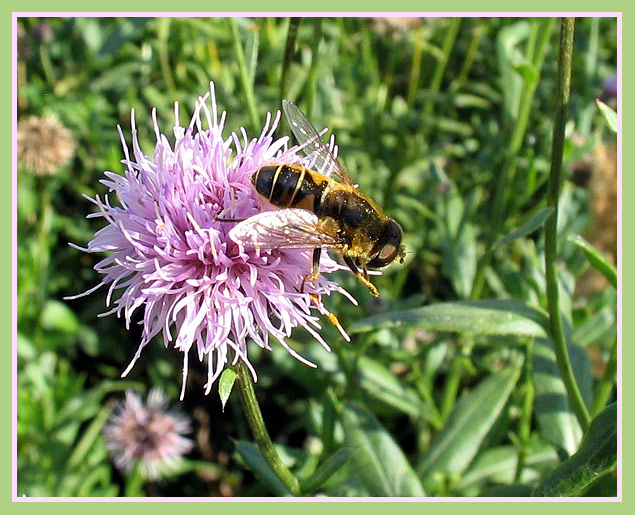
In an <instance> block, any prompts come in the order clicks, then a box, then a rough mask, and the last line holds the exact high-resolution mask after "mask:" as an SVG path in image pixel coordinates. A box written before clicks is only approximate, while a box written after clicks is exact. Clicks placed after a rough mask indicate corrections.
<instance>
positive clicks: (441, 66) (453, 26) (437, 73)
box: [423, 18, 461, 116]
mask: <svg viewBox="0 0 635 515" xmlns="http://www.w3.org/2000/svg"><path fill="white" fill-rule="evenodd" d="M460 26H461V18H451V19H450V26H449V27H448V30H447V31H446V33H445V38H444V39H443V47H442V48H441V55H442V56H443V57H441V59H439V60H438V61H437V66H436V68H435V69H434V74H433V75H432V80H431V81H430V87H429V88H428V93H429V94H430V97H429V98H428V99H427V100H426V103H425V104H424V106H423V114H424V116H427V115H430V114H432V108H433V106H434V96H435V95H436V94H437V93H438V92H439V89H440V88H441V81H442V80H443V75H444V74H445V68H446V66H447V64H448V60H449V59H450V54H451V53H452V48H453V47H454V41H455V40H456V35H457V34H458V33H459V27H460Z"/></svg>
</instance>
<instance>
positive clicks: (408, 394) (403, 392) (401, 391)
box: [358, 356, 429, 417]
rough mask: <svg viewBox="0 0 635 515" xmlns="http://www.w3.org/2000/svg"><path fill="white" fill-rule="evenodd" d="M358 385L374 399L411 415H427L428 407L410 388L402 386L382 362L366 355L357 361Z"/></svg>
mask: <svg viewBox="0 0 635 515" xmlns="http://www.w3.org/2000/svg"><path fill="white" fill-rule="evenodd" d="M358 369H359V375H360V380H359V381H360V386H361V387H362V390H364V393H366V394H368V395H369V396H370V397H372V398H373V399H374V400H377V401H379V402H381V403H385V404H387V405H388V406H390V407H392V408H394V409H397V410H399V411H402V412H403V413H407V414H409V415H412V416H413V417H421V416H425V415H429V408H428V407H427V405H426V404H424V403H423V401H422V400H421V399H420V398H419V396H418V395H417V394H416V392H415V391H414V390H413V389H411V388H406V387H404V386H403V385H402V384H401V383H400V382H399V380H398V379H397V378H396V377H395V375H394V374H393V373H392V372H391V371H390V370H389V369H388V368H387V367H385V366H384V365H383V364H382V363H380V362H379V361H376V360H373V359H371V358H369V357H367V356H361V357H360V358H359V362H358Z"/></svg>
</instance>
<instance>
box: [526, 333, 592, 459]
mask: <svg viewBox="0 0 635 515" xmlns="http://www.w3.org/2000/svg"><path fill="white" fill-rule="evenodd" d="M533 368H534V386H535V391H536V397H535V401H534V412H535V414H536V418H537V421H538V427H539V429H540V434H541V435H542V437H543V438H544V439H545V440H547V441H549V442H551V443H553V444H554V445H556V446H557V447H559V448H562V449H564V450H565V451H566V452H567V454H569V455H571V454H573V453H574V452H575V450H576V449H577V448H578V444H579V442H580V439H581V438H582V430H581V429H580V424H579V423H578V420H577V418H576V417H575V414H574V413H573V411H572V410H571V407H570V405H569V398H568V397H567V390H566V389H565V387H564V383H563V382H562V377H561V376H560V370H559V369H558V365H557V363H556V355H555V353H554V351H553V349H552V347H551V343H550V342H549V341H548V340H539V341H537V342H536V345H535V347H534V357H533Z"/></svg>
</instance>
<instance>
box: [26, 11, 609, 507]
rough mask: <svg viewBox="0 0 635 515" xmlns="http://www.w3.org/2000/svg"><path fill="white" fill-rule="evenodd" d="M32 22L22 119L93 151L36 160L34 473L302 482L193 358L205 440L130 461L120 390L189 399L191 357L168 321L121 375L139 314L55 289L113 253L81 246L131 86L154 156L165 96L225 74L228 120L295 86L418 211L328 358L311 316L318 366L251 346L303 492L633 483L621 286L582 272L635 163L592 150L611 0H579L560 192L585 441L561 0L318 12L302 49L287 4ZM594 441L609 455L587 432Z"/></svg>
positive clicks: (29, 218) (82, 278)
mask: <svg viewBox="0 0 635 515" xmlns="http://www.w3.org/2000/svg"><path fill="white" fill-rule="evenodd" d="M20 23H21V24H22V26H23V28H24V34H25V47H24V49H23V50H22V51H21V52H20V54H19V58H20V61H21V64H20V63H19V64H18V65H19V66H22V67H23V72H24V75H23V76H22V78H23V81H22V82H19V84H18V119H22V118H23V117H26V116H27V115H37V116H47V115H51V114H55V115H56V116H57V118H58V119H59V120H60V121H61V122H62V123H63V124H64V125H66V126H67V127H68V128H69V129H70V130H71V131H72V134H73V136H74V138H75V140H76V142H77V150H76V155H75V158H74V159H73V161H72V162H71V163H70V164H69V165H68V166H67V167H65V168H63V169H60V170H59V171H57V172H56V173H55V174H54V175H52V176H50V177H38V176H36V175H35V174H33V173H31V172H29V171H28V170H27V169H25V167H24V166H23V165H22V164H19V166H18V170H17V173H18V220H17V225H18V248H17V255H18V306H17V307H18V348H17V350H18V377H17V382H18V427H17V430H18V492H17V494H18V495H22V494H26V495H29V496H116V495H151V496H215V495H234V496H267V495H284V494H285V493H286V491H285V489H284V487H282V485H280V484H279V482H277V479H276V478H275V477H274V476H272V474H271V471H270V470H269V469H268V468H267V466H266V464H264V463H263V462H262V458H261V456H260V455H259V452H258V450H257V448H256V447H255V445H254V444H253V443H251V435H250V433H249V428H248V427H247V424H246V421H245V419H244V414H243V412H242V409H241V406H240V403H239V402H238V399H237V395H231V396H230V399H229V402H228V404H227V406H226V408H225V411H224V412H222V411H221V407H220V401H219V399H218V394H217V392H216V391H213V392H212V394H210V396H207V397H206V396H204V395H203V393H202V384H203V383H204V382H205V371H204V370H203V368H202V367H201V368H197V367H196V366H194V367H193V370H192V373H191V376H190V382H189V384H188V389H187V395H186V398H185V400H184V401H183V402H182V403H181V406H182V409H183V410H184V411H186V412H188V413H189V414H190V415H191V416H192V417H193V419H194V428H195V435H193V438H195V439H196V441H197V447H196V448H195V450H194V451H192V453H191V454H190V455H189V456H188V458H187V460H186V461H185V462H184V463H183V465H182V467H181V468H180V469H179V470H177V471H175V472H174V474H173V475H172V476H170V477H167V478H164V479H163V480H161V481H158V482H148V481H144V480H142V479H140V478H139V477H138V476H134V475H133V476H130V477H127V476H125V475H122V474H121V473H120V472H119V471H117V470H116V469H115V468H114V466H113V465H112V463H111V461H110V459H109V457H108V453H107V451H106V448H105V441H104V438H103V436H102V435H101V430H102V428H103V425H104V423H105V422H106V420H107V418H108V416H109V414H110V413H111V411H112V409H113V405H114V403H115V402H116V401H117V400H119V399H120V398H121V397H122V395H123V390H125V389H133V390H136V391H139V392H145V391H147V390H148V389H149V388H150V387H152V386H161V387H162V388H163V389H164V390H165V391H166V392H168V393H169V394H170V395H171V396H172V397H174V398H176V396H177V395H178V389H179V381H180V366H181V356H180V354H179V353H178V352H176V351H175V350H173V349H169V350H165V349H163V348H162V346H161V345H160V343H158V342H155V343H153V344H152V345H149V346H148V347H147V348H146V349H145V350H144V354H143V355H142V358H141V360H140V361H139V362H138V363H137V365H136V366H135V368H134V371H133V372H132V373H131V375H130V376H129V377H128V379H127V380H125V381H124V380H121V379H120V378H119V376H120V373H121V371H122V370H123V369H124V368H125V366H126V365H127V363H128V362H129V360H130V359H131V357H132V355H133V353H134V351H135V350H136V348H137V344H138V341H139V334H140V333H139V331H138V329H137V328H133V329H131V330H130V331H126V330H125V328H124V324H123V322H122V321H121V320H119V319H117V318H115V317H106V318H99V317H98V316H97V315H98V314H99V313H101V312H102V311H104V295H105V293H104V292H101V291H100V292H97V293H94V294H92V295H91V296H90V297H87V298H85V299H83V300H82V301H74V302H65V301H63V300H62V299H63V297H64V296H67V295H72V294H75V293H77V292H80V291H84V290H86V289H88V288H90V287H92V286H93V285H94V284H95V283H96V282H97V280H98V277H97V274H96V273H95V272H94V271H93V270H92V267H93V266H94V264H95V263H96V262H97V261H98V260H99V257H98V256H92V255H82V254H81V253H79V252H78V251H76V250H74V249H72V248H71V247H69V246H68V244H67V243H68V242H69V241H70V242H75V243H77V244H79V245H84V244H85V243H86V242H87V241H88V240H90V239H91V237H92V235H93V234H94V233H95V231H96V230H98V229H99V228H100V225H99V223H98V222H96V221H94V220H87V219H86V218H85V217H86V215H88V214H89V213H90V212H91V208H92V204H90V203H88V202H86V201H85V200H83V199H82V195H84V194H85V195H88V196H94V195H95V194H97V193H99V194H103V193H104V191H103V189H104V188H103V187H102V186H101V185H100V184H99V182H98V181H99V179H101V178H102V174H103V172H104V171H105V170H113V171H118V172H120V171H122V170H123V166H122V165H121V163H120V159H121V158H122V151H121V147H120V142H119V136H118V134H117V131H116V126H117V124H119V125H121V126H122V128H123V130H124V134H126V135H127V136H128V134H129V132H128V127H129V121H130V109H131V108H134V109H135V111H136V120H137V126H138V127H139V135H140V140H141V146H142V148H143V149H145V151H146V152H147V153H150V152H151V149H152V148H153V141H154V135H153V132H152V129H151V127H152V125H151V116H150V111H151V109H152V108H153V107H156V109H157V114H158V120H159V124H160V126H161V127H162V128H163V131H164V132H165V133H169V128H170V127H171V125H172V116H173V104H174V102H175V101H178V102H179V103H180V104H181V113H182V115H181V116H182V119H181V123H185V122H186V121H187V117H188V116H189V113H190V112H191V108H192V106H193V104H194V100H195V98H196V97H198V96H199V95H201V94H204V93H205V92H206V91H207V90H208V87H209V81H210V80H213V81H214V82H215V84H216V92H217V98H218V102H219V107H220V109H225V110H227V111H228V113H229V115H230V116H229V119H230V123H231V126H229V127H228V129H229V130H233V131H238V130H239V129H240V127H241V126H242V127H245V128H246V130H247V131H248V133H249V134H250V135H251V136H253V135H255V134H257V133H258V132H259V130H258V127H259V126H260V125H261V124H262V121H263V120H264V115H265V113H266V112H267V111H274V110H276V109H279V107H280V100H281V98H288V99H291V100H293V101H295V102H296V103H298V105H299V106H300V107H301V108H302V109H303V110H304V111H305V112H306V113H307V114H308V116H309V117H310V119H312V120H313V121H314V123H315V125H316V126H317V127H318V128H321V127H325V126H327V127H329V128H330V129H331V131H332V132H333V133H334V134H335V135H336V136H337V142H338V144H339V146H340V155H341V156H342V161H343V163H344V164H345V165H346V166H347V168H348V169H349V171H350V173H351V176H352V177H353V178H354V180H355V181H356V182H357V183H359V185H360V189H361V191H363V192H364V193H366V194H368V195H369V196H370V197H372V198H373V199H375V200H376V201H377V202H378V203H379V204H380V205H381V206H382V207H383V208H384V209H385V211H386V212H387V213H388V214H389V215H390V216H392V217H394V218H396V219H397V220H399V221H400V223H401V224H402V226H403V228H404V233H405V241H404V243H405V245H406V247H407V250H408V255H407V258H406V263H405V265H399V264H395V265H392V266H391V267H390V268H388V269H387V270H386V271H385V272H384V274H383V275H382V276H380V277H377V278H374V279H373V282H374V283H375V284H376V285H377V286H378V288H379V290H380V292H381V297H380V298H379V299H372V298H370V296H369V295H368V292H367V290H366V289H365V287H363V286H362V285H360V284H359V283H358V282H357V281H356V280H355V278H354V277H352V276H351V275H350V274H346V273H342V274H341V276H340V277H339V281H340V282H341V283H342V284H343V285H344V286H345V287H346V288H347V289H348V290H349V291H350V292H352V293H353V295H354V296H355V297H356V298H357V299H359V300H360V306H359V307H354V306H351V305H350V304H348V303H347V302H346V301H343V300H338V299H333V300H332V304H331V305H329V306H328V307H329V309H330V310H331V311H333V312H335V313H337V315H338V317H339V319H340V321H341V322H342V323H343V325H344V326H345V327H346V328H347V329H349V330H350V332H351V334H352V335H353V341H352V343H351V344H345V342H342V341H341V340H340V339H339V338H338V333H337V331H335V330H334V329H333V328H332V327H327V326H326V324H325V328H324V334H325V338H326V339H327V341H329V343H330V344H332V346H333V347H334V352H333V353H331V354H328V353H326V352H325V351H323V349H321V347H320V346H319V345H317V344H316V343H315V342H314V341H313V340H312V338H311V337H310V336H309V335H307V334H305V333H304V332H303V331H302V330H298V331H296V332H295V333H294V345H295V348H297V349H298V350H299V351H300V352H301V353H302V354H303V355H305V356H307V357H308V358H309V359H311V360H312V361H314V362H316V363H318V364H319V368H318V369H317V370H313V369H308V368H306V367H305V366H303V365H302V364H300V363H298V362H296V361H295V360H294V359H293V358H291V357H290V356H289V355H287V354H286V353H285V352H284V351H283V349H281V348H278V349H276V350H275V351H274V352H273V353H262V352H259V349H258V348H252V349H250V352H251V356H252V361H253V362H254V363H255V364H256V366H257V370H258V373H259V380H258V383H257V393H258V397H259V401H260V403H261V408H262V410H263V415H264V417H265V421H266V422H267V424H268V428H269V431H270V433H271V435H272V437H273V439H274V440H275V442H276V444H278V445H279V446H280V447H279V452H280V453H281V455H282V457H283V460H284V461H285V463H287V464H288V465H289V466H290V467H291V470H292V471H293V472H294V473H295V474H296V475H297V476H298V477H300V478H301V479H302V480H303V484H305V485H307V486H306V490H305V491H306V493H307V494H315V493H321V494H325V495H329V496H382V495H389V496H412V495H417V496H421V495H429V496H447V495H451V496H479V495H489V496H498V495H501V496H519V495H530V494H531V493H532V492H533V493H544V492H549V495H590V496H614V495H615V494H616V481H617V480H616V477H615V474H614V472H611V471H612V470H613V469H614V466H615V460H614V459H613V458H612V457H613V456H614V455H615V452H616V450H615V449H614V447H615V441H616V440H615V414H614V410H615V405H614V404H610V403H612V402H613V401H615V400H616V392H615V353H616V343H617V342H616V329H615V318H616V291H615V289H614V288H613V287H612V286H610V284H601V283H597V282H593V283H592V282H590V281H591V280H590V279H589V278H588V275H585V274H588V270H589V268H590V265H589V263H591V265H593V267H595V268H598V269H601V270H604V271H605V274H609V275H610V274H611V273H614V269H612V267H611V265H610V263H608V264H607V262H606V260H605V258H604V257H603V256H604V255H606V254H608V255H611V254H612V253H613V254H614V253H615V249H614V248H612V247H611V246H610V245H609V246H604V245H605V241H606V238H603V239H601V242H602V243H598V242H597V241H600V240H597V239H595V240H594V235H597V234H598V232H599V233H600V234H603V235H607V234H608V235H609V236H610V235H612V234H613V235H614V236H615V238H617V234H616V228H615V226H611V225H610V217H608V219H607V217H606V216H605V217H604V218H603V217H602V216H601V215H600V214H598V213H600V211H598V208H597V206H596V204H594V202H595V203H597V202H598V200H597V199H598V195H600V194H599V193H597V191H598V190H597V183H598V182H600V183H602V181H611V180H612V181H615V180H616V178H615V175H614V174H613V175H612V176H611V175H610V170H609V171H607V170H606V167H604V168H602V165H599V164H598V163H599V162H600V160H599V158H598V156H599V155H600V154H601V153H602V152H604V153H607V152H610V148H611V146H612V145H613V143H614V141H615V135H614V134H613V133H612V132H611V131H610V130H609V129H608V127H607V124H606V121H605V119H604V117H603V115H602V114H601V112H600V111H599V110H598V108H597V106H596V104H595V99H596V98H598V97H600V98H603V100H604V101H605V102H606V103H607V104H609V106H611V105H612V107H613V108H615V107H616V106H615V104H614V99H611V98H610V97H609V96H608V95H606V94H605V93H604V92H603V84H604V81H605V80H606V79H608V78H610V77H611V76H612V75H614V74H615V73H616V52H617V39H616V38H617V27H616V20H615V19H614V18H584V19H579V20H577V24H576V32H575V48H574V57H573V59H574V60H573V77H572V92H571V105H570V115H569V122H568V125H567V131H566V136H567V139H566V143H565V154H564V171H565V175H566V181H565V183H564V186H563V189H562V193H561V197H560V201H559V209H560V214H559V216H560V220H559V221H560V225H559V232H558V234H559V242H560V254H559V257H560V260H559V265H560V269H559V273H560V281H561V285H560V286H561V287H560V296H561V309H562V313H563V316H564V320H565V328H566V335H567V339H568V343H569V352H570V355H571V361H572V366H573V369H574V372H575V376H576V379H577V382H578V385H579V387H580V390H581V393H582V396H583V398H584V400H585V402H586V405H587V408H588V410H589V411H590V413H591V415H592V416H594V417H596V418H595V419H594V422H593V424H592V425H591V429H590V430H589V431H588V434H587V436H586V438H585V440H584V441H583V440H582V436H583V431H582V428H581V426H580V424H579V422H578V420H577V418H576V416H575V415H574V413H573V412H572V410H571V408H570V406H569V403H568V399H567V392H566V390H565V389H564V386H563V381H562V378H561V377H560V374H559V371H558V368H557V366H556V361H555V356H554V352H553V348H552V345H551V341H550V333H549V328H548V317H547V315H546V312H545V309H546V306H547V297H546V286H545V274H544V238H543V234H542V232H543V224H544V221H545V219H546V217H547V216H549V214H550V211H549V210H548V209H546V203H545V193H546V183H547V180H548V176H549V170H550V166H549V162H550V150H551V137H552V132H553V113H554V92H555V89H556V80H557V73H556V72H557V60H558V24H557V22H556V20H551V19H528V18H527V19H521V18H517V19H505V18H478V19H476V18H465V19H458V18H456V19H450V18H429V19H424V20H420V21H418V23H417V24H415V25H412V26H410V25H407V26H389V25H388V24H386V23H385V21H384V22H382V21H377V20H371V19H359V18H324V19H314V18H306V19H303V20H302V21H301V23H300V24H299V30H298V33H297V40H296V45H295V51H293V52H292V53H290V54H289V57H290V58H289V60H288V61H284V55H285V46H286V45H287V41H288V35H289V27H290V20H289V19H287V18H240V19H233V20H232V19H220V18H215V19H198V18H178V19H177V18H160V19H154V18H55V19H38V18H23V19H20ZM239 48H240V49H241V50H242V52H243V53H244V56H245V59H244V63H241V61H240V59H239V58H238V55H237V51H239V50H238V49H239ZM282 76H284V77H286V80H285V81H283V80H282V79H281V77H282ZM19 80H20V78H19ZM603 95H604V96H603ZM612 102H613V104H612ZM602 155H603V154H602ZM609 169H610V166H609ZM594 188H595V189H594ZM605 189H607V188H605ZM608 189H609V190H610V188H608ZM611 201H612V200H611V197H610V196H609V197H608V199H604V200H603V202H605V203H608V204H609V206H610V205H611V204H610V203H611ZM612 202H614V200H613V201H612ZM615 209H616V208H615ZM609 211H610V209H609ZM601 212H604V211H601ZM576 235H584V236H586V237H587V239H589V240H590V241H591V243H592V244H595V245H596V246H599V247H601V248H600V249H599V251H598V249H597V248H595V247H593V246H591V247H588V246H585V245H583V244H582V243H580V241H579V240H576V239H573V238H571V237H572V236H576ZM505 237H507V238H506V239H504V240H502V241H501V239H502V238H505ZM609 241H610V238H609ZM585 252H586V253H585ZM589 253H590V254H589ZM589 256H591V257H589ZM598 260H599V261H598ZM598 262H599V263H601V265H598ZM607 270H608V272H607ZM611 270H613V271H611ZM596 284H599V286H596ZM607 404H609V407H608V408H605V406H606V405H607ZM589 438H592V440H591V441H590V442H589ZM596 448H597V449H601V451H602V454H601V455H600V456H596V455H594V454H593V453H592V452H589V449H596ZM578 450H579V452H578ZM576 452H578V454H576ZM574 455H575V456H574ZM571 456H573V457H572V458H570V457H571ZM569 458H570V459H569ZM568 459H569V461H567V460H568Z"/></svg>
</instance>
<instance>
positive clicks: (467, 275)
mask: <svg viewBox="0 0 635 515" xmlns="http://www.w3.org/2000/svg"><path fill="white" fill-rule="evenodd" d="M442 247H443V268H444V270H445V273H446V274H447V276H448V277H449V278H450V281H452V286H453V287H454V290H455V291H456V293H457V295H458V296H459V297H460V298H467V297H469V296H470V292H471V291H472V283H473V282H474V275H475V274H476V229H475V228H474V227H473V226H472V225H470V224H463V225H462V226H461V228H460V231H459V233H458V234H457V235H455V236H450V235H445V236H444V237H443V241H442Z"/></svg>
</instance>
